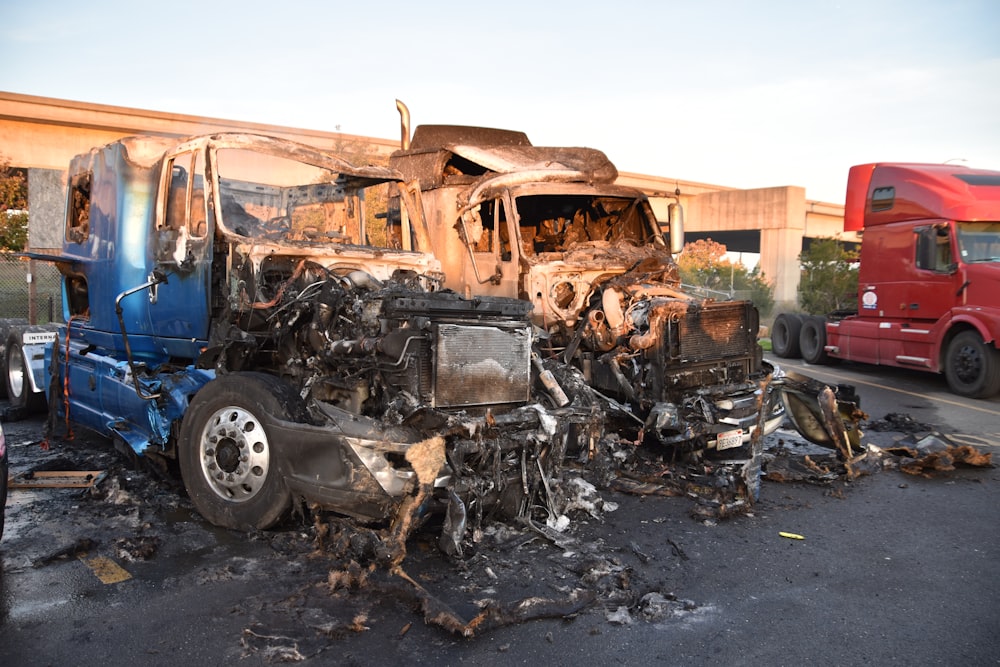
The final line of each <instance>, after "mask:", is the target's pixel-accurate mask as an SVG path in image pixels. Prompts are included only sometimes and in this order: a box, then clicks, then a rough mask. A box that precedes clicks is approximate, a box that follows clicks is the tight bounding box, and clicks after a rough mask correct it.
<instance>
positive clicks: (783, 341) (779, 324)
mask: <svg viewBox="0 0 1000 667" xmlns="http://www.w3.org/2000/svg"><path fill="white" fill-rule="evenodd" d="M801 329H802V316H801V315H799V314H798V313H782V314H780V315H778V316H777V317H776V318H774V326H773V327H771V351H772V352H774V354H775V356H778V357H783V358H785V359H798V358H799V354H800V352H799V331H800V330H801Z"/></svg>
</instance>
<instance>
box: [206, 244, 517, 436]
mask: <svg viewBox="0 0 1000 667" xmlns="http://www.w3.org/2000/svg"><path fill="white" fill-rule="evenodd" d="M255 284H256V290H255V297H254V298H253V299H252V300H251V299H249V298H248V297H247V296H246V292H244V296H243V303H242V308H241V309H240V310H239V311H237V312H236V313H235V314H233V315H232V316H231V317H232V319H233V320H234V323H233V325H232V326H230V327H229V328H228V334H229V338H228V340H226V341H225V342H224V343H223V344H222V345H221V347H222V349H223V350H224V352H223V353H222V355H221V357H220V358H221V359H223V361H222V363H221V365H223V366H224V367H225V368H226V369H227V370H229V371H237V370H244V369H248V368H256V369H267V370H268V371H269V372H273V373H274V374H276V375H279V376H281V377H283V378H285V379H286V380H288V381H290V383H291V384H292V385H293V386H295V387H296V388H297V389H298V390H299V392H300V394H301V395H302V397H303V398H311V399H314V400H319V401H323V402H325V403H329V404H333V405H336V406H338V407H339V408H342V409H344V410H347V411H348V412H351V413H353V414H358V415H365V416H369V417H379V418H381V417H384V416H385V415H387V414H390V413H398V414H400V415H403V416H405V415H407V414H408V413H409V412H412V411H413V410H415V409H417V408H418V407H429V408H438V409H445V410H447V409H461V410H463V411H467V412H469V413H471V414H479V413H482V412H483V411H485V410H486V408H487V407H489V408H490V409H491V410H492V411H493V412H498V411H501V412H502V411H503V410H504V408H505V406H508V407H510V406H515V405H522V404H524V403H526V402H528V401H529V399H530V393H531V343H532V335H531V325H530V323H529V321H528V317H527V315H528V311H529V310H530V304H527V303H525V302H523V301H518V300H516V299H509V298H502V297H492V298H489V297H487V298H476V299H463V298H461V297H460V296H459V295H458V294H455V293H454V292H451V291H430V290H429V289H428V287H427V286H426V285H425V284H424V282H423V279H422V278H419V277H418V276H417V275H416V274H415V273H413V272H410V271H396V272H394V273H393V275H392V277H391V278H390V279H389V280H385V281H381V280H378V279H377V278H375V277H373V276H372V275H371V274H369V273H367V272H365V271H361V270H353V271H350V272H346V273H334V272H331V271H330V270H328V269H326V268H324V267H323V266H321V265H320V264H318V263H314V262H308V261H305V260H300V261H299V262H298V263H297V264H295V265H294V266H292V265H291V264H289V263H287V262H265V266H264V268H263V269H262V270H261V271H260V272H259V273H258V279H257V281H256V283H255Z"/></svg>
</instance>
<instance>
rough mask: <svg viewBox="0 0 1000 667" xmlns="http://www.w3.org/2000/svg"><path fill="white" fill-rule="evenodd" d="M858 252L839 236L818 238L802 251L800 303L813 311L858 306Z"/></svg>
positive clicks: (819, 311)
mask: <svg viewBox="0 0 1000 667" xmlns="http://www.w3.org/2000/svg"><path fill="white" fill-rule="evenodd" d="M857 261H858V253H857V252H856V251H852V250H848V249H847V248H845V247H844V245H843V244H842V243H841V242H840V241H838V240H837V239H835V238H823V239H815V240H813V242H812V243H811V244H810V245H809V249H808V250H806V251H805V252H803V253H802V254H801V255H799V263H800V265H801V266H802V277H801V279H800V280H799V306H801V308H802V310H804V311H805V312H807V313H810V314H813V315H825V314H827V313H832V312H834V311H836V310H856V309H857V307H858V269H857Z"/></svg>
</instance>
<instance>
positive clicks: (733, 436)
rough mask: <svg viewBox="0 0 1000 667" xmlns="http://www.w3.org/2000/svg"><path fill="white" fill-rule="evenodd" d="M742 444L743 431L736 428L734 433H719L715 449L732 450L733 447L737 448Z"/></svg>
mask: <svg viewBox="0 0 1000 667" xmlns="http://www.w3.org/2000/svg"><path fill="white" fill-rule="evenodd" d="M742 444H743V429H741V428H738V429H736V430H735V431H726V432H725V433H720V434H719V435H718V437H717V438H716V441H715V448H716V449H720V450H721V449H732V448H733V447H739V446H740V445H742Z"/></svg>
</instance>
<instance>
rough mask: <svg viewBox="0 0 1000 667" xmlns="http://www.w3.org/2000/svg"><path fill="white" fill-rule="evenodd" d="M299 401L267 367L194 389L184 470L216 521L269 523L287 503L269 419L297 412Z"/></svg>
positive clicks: (246, 525) (184, 430)
mask: <svg viewBox="0 0 1000 667" xmlns="http://www.w3.org/2000/svg"><path fill="white" fill-rule="evenodd" d="M299 406H300V401H299V399H298V396H297V394H295V392H294V391H292V389H291V387H289V386H288V385H287V384H285V383H284V382H282V381H280V380H279V379H277V378H275V377H272V376H270V375H264V374H262V373H233V374H229V375H222V376H219V377H217V378H216V379H215V380H212V381H211V382H209V383H208V384H206V385H205V386H204V387H203V388H202V389H201V391H199V392H198V393H197V394H196V395H195V397H194V399H193V400H192V401H191V404H190V406H189V407H188V410H187V412H186V413H185V414H184V421H183V423H182V425H181V430H180V436H179V443H178V447H179V458H180V467H181V476H182V477H183V479H184V486H185V487H186V488H187V492H188V495H189V496H190V497H191V502H193V503H194V506H195V508H196V509H197V510H198V512H199V513H200V514H201V515H202V516H203V517H205V519H207V520H208V521H209V522H210V523H213V524H215V525H217V526H222V527H224V528H232V529H235V530H263V529H266V528H270V527H271V526H273V525H274V524H276V523H277V522H278V521H279V520H280V519H281V518H282V517H283V516H284V514H285V513H286V512H287V511H288V508H289V507H290V505H291V496H290V495H289V493H288V489H287V488H286V487H285V483H284V480H283V479H282V474H281V470H280V466H279V463H278V459H279V457H278V452H277V449H278V447H279V446H280V445H279V443H276V442H275V441H274V439H273V437H272V436H271V427H270V421H269V419H270V417H271V416H274V417H276V418H279V419H294V418H295V417H296V415H297V414H298V410H299Z"/></svg>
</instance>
